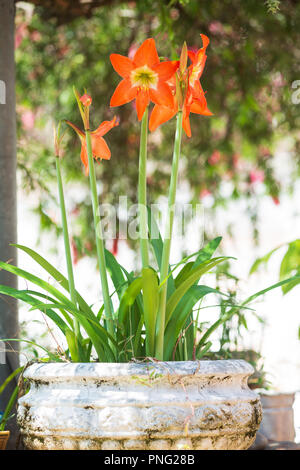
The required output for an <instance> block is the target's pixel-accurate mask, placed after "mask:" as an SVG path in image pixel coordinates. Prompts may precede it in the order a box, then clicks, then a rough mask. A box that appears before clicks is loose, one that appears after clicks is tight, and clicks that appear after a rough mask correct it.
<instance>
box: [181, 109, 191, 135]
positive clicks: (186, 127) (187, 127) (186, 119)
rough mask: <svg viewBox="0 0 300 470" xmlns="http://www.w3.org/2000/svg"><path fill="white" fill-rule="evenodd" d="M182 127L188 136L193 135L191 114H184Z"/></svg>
mask: <svg viewBox="0 0 300 470" xmlns="http://www.w3.org/2000/svg"><path fill="white" fill-rule="evenodd" d="M182 127H183V129H184V131H185V133H186V135H187V136H188V137H191V135H192V132H191V124H190V118H189V115H188V114H187V115H185V116H183V121H182Z"/></svg>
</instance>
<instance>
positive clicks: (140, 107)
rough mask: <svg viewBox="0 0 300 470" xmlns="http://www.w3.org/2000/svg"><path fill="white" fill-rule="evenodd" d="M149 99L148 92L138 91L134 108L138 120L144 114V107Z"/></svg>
mask: <svg viewBox="0 0 300 470" xmlns="http://www.w3.org/2000/svg"><path fill="white" fill-rule="evenodd" d="M149 101H150V97H149V93H148V92H146V91H139V92H138V94H137V97H136V110H137V115H138V120H139V121H140V120H141V119H142V117H143V115H144V112H145V109H146V107H147V106H148V104H149Z"/></svg>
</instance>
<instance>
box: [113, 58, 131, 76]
mask: <svg viewBox="0 0 300 470" xmlns="http://www.w3.org/2000/svg"><path fill="white" fill-rule="evenodd" d="M110 61H111V64H112V66H113V68H114V69H115V71H116V72H117V73H118V74H119V75H121V77H123V78H128V77H129V75H130V72H131V71H132V70H133V68H134V66H133V63H132V61H131V60H130V59H129V58H128V57H125V56H123V55H120V54H111V55H110Z"/></svg>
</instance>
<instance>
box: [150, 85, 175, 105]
mask: <svg viewBox="0 0 300 470" xmlns="http://www.w3.org/2000/svg"><path fill="white" fill-rule="evenodd" d="M150 98H151V100H152V101H153V102H154V103H156V104H160V105H162V106H167V107H169V108H173V107H174V96H173V94H172V91H171V88H170V87H169V85H167V84H166V83H163V82H158V84H157V88H156V90H155V89H154V88H150Z"/></svg>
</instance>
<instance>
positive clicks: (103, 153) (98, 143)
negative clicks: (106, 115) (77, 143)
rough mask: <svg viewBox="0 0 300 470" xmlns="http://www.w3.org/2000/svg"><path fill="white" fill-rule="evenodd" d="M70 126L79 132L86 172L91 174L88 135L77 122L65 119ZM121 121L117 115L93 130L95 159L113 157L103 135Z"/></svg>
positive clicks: (82, 159)
mask: <svg viewBox="0 0 300 470" xmlns="http://www.w3.org/2000/svg"><path fill="white" fill-rule="evenodd" d="M65 122H66V123H67V124H69V126H71V127H72V128H73V129H74V130H75V132H76V133H77V134H78V136H79V138H80V140H81V155H80V157H81V161H82V163H83V164H84V166H85V172H86V174H87V175H88V174H89V164H88V155H87V148H86V137H85V133H84V132H83V131H82V130H81V129H79V127H77V126H76V125H75V124H73V123H72V122H70V121H65ZM118 125H119V121H118V119H117V117H116V116H115V117H114V118H113V119H112V120H111V121H104V122H102V124H100V126H99V127H98V128H97V129H96V130H95V131H92V132H91V139H92V151H93V157H94V158H95V160H97V159H101V160H109V159H110V157H111V152H110V150H109V148H108V145H107V143H106V142H105V140H104V139H103V136H104V135H105V134H107V132H109V131H110V130H111V129H112V128H113V127H115V126H118Z"/></svg>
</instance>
